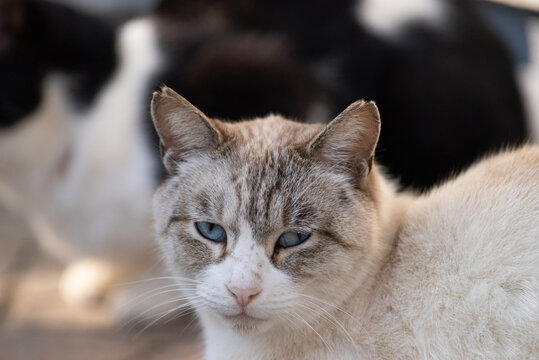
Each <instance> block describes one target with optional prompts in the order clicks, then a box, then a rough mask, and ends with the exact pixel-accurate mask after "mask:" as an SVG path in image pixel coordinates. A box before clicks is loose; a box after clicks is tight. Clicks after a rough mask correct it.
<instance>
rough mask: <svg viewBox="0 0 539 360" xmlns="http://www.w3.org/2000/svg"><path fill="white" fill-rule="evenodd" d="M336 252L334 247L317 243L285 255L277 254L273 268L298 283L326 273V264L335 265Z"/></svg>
mask: <svg viewBox="0 0 539 360" xmlns="http://www.w3.org/2000/svg"><path fill="white" fill-rule="evenodd" d="M337 250H338V249H335V246H332V245H327V244H323V243H321V242H319V243H316V244H314V245H311V246H308V247H305V248H303V249H297V250H292V251H289V253H288V254H286V255H285V254H279V257H278V258H276V259H275V267H276V268H277V269H279V270H280V271H282V272H283V273H285V274H286V275H288V276H289V277H290V278H291V279H293V281H294V282H296V283H299V282H302V281H304V280H307V279H313V278H317V277H319V276H320V275H321V274H323V273H324V272H326V271H327V270H328V263H335V258H336V252H337ZM331 267H332V266H330V267H329V268H331Z"/></svg>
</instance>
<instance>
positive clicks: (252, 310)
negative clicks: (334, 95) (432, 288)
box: [152, 87, 380, 331]
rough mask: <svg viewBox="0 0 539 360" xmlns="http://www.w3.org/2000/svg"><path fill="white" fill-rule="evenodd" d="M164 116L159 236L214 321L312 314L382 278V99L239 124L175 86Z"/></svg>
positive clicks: (248, 326) (158, 104)
mask: <svg viewBox="0 0 539 360" xmlns="http://www.w3.org/2000/svg"><path fill="white" fill-rule="evenodd" d="M152 116H153V119H154V123H155V126H156V129H157V131H158V133H159V135H160V139H161V153H162V157H163V162H164V164H165V167H166V168H167V171H168V172H169V174H170V177H169V178H168V180H166V181H165V182H164V184H163V185H162V186H161V187H160V188H159V189H158V191H157V192H156V194H155V197H154V218H155V228H156V234H157V237H158V240H159V243H160V247H161V250H162V253H163V256H164V258H165V260H166V262H167V264H168V266H169V268H170V269H171V270H172V271H173V272H174V273H175V274H176V275H177V276H179V277H180V276H181V277H186V278H189V279H192V280H193V281H189V280H185V281H186V282H185V283H184V284H186V285H185V287H187V288H188V290H187V292H186V295H187V296H189V297H190V298H191V301H192V304H193V305H194V306H195V307H196V308H197V309H198V310H199V312H200V314H201V315H202V317H203V318H206V319H210V320H209V321H215V322H218V323H219V324H224V325H225V326H230V327H231V328H233V329H236V330H238V331H248V330H250V331H264V330H267V329H270V328H274V329H275V328H279V327H278V324H281V325H283V324H290V321H291V322H296V323H297V322H298V321H301V320H298V319H300V316H301V318H304V319H306V320H307V321H308V319H309V317H311V316H320V314H322V313H323V312H322V310H321V309H327V306H329V305H328V304H331V306H333V305H335V306H338V305H339V304H340V303H341V302H342V301H343V300H345V299H347V298H348V297H349V296H350V295H351V294H352V292H354V291H355V290H356V289H357V288H358V287H360V286H361V285H362V283H363V282H364V281H365V279H366V278H368V277H369V276H370V275H372V270H373V268H374V266H375V262H376V261H377V260H376V256H375V253H376V252H377V251H378V249H377V247H378V246H379V244H378V243H377V241H376V238H377V237H376V232H377V231H378V228H377V216H378V214H377V212H378V211H377V210H378V205H377V204H378V199H377V194H378V190H377V182H376V170H375V168H373V166H372V162H373V156H374V149H375V146H376V142H377V139H378V135H379V131H380V120H379V114H378V110H377V108H376V106H375V104H374V103H372V102H364V101H358V102H355V103H354V104H352V105H350V106H349V107H348V108H347V109H346V110H344V111H343V112H342V113H341V114H340V115H339V116H337V117H336V118H335V119H334V120H333V121H332V122H331V123H329V124H328V125H327V126H324V125H320V124H316V125H313V124H310V125H309V124H300V123H296V122H292V121H289V120H285V119H283V118H281V117H279V116H275V115H270V116H268V117H266V118H264V119H256V120H252V121H245V122H240V123H235V124H231V123H224V122H221V121H219V120H214V119H209V118H208V117H206V116H205V115H204V114H203V113H202V112H201V111H200V110H198V109H196V108H195V107H194V106H193V105H191V104H190V103H189V102H188V101H186V100H185V99H184V98H182V97H181V96H179V95H178V94H176V93H175V92H173V91H172V90H170V89H169V88H166V87H164V88H163V89H162V90H161V92H159V93H155V94H154V97H153V101H152ZM180 282H182V281H180ZM315 314H318V315H315Z"/></svg>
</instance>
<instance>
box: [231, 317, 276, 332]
mask: <svg viewBox="0 0 539 360" xmlns="http://www.w3.org/2000/svg"><path fill="white" fill-rule="evenodd" d="M222 318H223V319H224V321H225V322H226V323H227V324H228V325H229V326H230V327H231V329H232V330H234V331H236V332H238V333H241V334H256V333H261V332H265V331H267V330H268V329H269V328H270V327H271V325H270V323H271V321H270V320H269V319H259V318H256V317H253V316H249V315H247V314H245V313H242V314H239V315H234V316H228V315H222Z"/></svg>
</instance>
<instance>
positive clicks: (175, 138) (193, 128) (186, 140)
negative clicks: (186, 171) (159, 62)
mask: <svg viewBox="0 0 539 360" xmlns="http://www.w3.org/2000/svg"><path fill="white" fill-rule="evenodd" d="M151 111H152V119H153V123H154V125H155V129H156V131H157V133H158V134H159V139H160V147H161V157H162V160H163V164H164V165H165V168H166V169H167V172H168V173H169V174H174V173H175V172H176V170H177V168H178V164H179V163H180V162H182V161H185V160H187V159H188V158H189V157H191V156H196V155H197V154H200V153H203V152H211V151H213V150H215V149H216V148H217V147H218V146H219V144H220V143H221V142H222V141H223V134H222V132H221V131H220V130H219V128H218V124H217V121H214V120H211V119H209V118H208V117H207V116H206V115H204V113H202V111H200V110H199V109H197V108H196V107H195V106H194V105H192V104H191V103H190V102H189V101H187V100H185V99H184V98H183V97H181V96H180V95H178V94H177V93H176V92H175V91H174V90H172V89H170V88H168V87H166V86H163V87H162V88H161V91H156V92H155V93H154V94H153V98H152V105H151Z"/></svg>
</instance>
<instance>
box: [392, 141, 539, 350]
mask: <svg viewBox="0 0 539 360" xmlns="http://www.w3.org/2000/svg"><path fill="white" fill-rule="evenodd" d="M538 219H539V146H525V147H521V148H519V149H515V150H510V151H505V152H503V153H500V154H498V155H494V156H491V157H488V158H486V159H484V160H482V161H480V162H478V163H477V164H476V165H474V166H472V167H471V168H470V169H468V170H467V171H465V172H464V173H462V174H461V175H459V176H458V177H456V178H455V179H454V180H451V181H449V182H447V183H446V184H444V185H442V186H439V187H438V188H436V189H434V190H432V191H431V192H430V193H428V194H425V195H423V196H422V197H420V198H419V199H417V201H416V202H415V203H414V204H412V205H411V207H410V209H409V211H408V214H407V215H406V219H405V221H404V224H403V227H402V230H401V232H400V234H399V237H398V240H397V244H396V246H395V250H394V252H393V255H392V258H391V260H390V262H389V264H391V266H390V267H388V268H389V269H390V270H389V271H388V272H387V273H386V274H387V275H388V278H387V279H389V280H388V286H387V288H389V289H391V290H390V291H391V293H392V294H393V296H392V298H394V299H396V301H395V304H394V307H396V308H397V311H398V312H399V313H400V314H401V315H402V318H403V320H404V322H405V323H407V324H409V327H410V328H411V329H412V331H413V333H414V336H413V341H414V342H415V345H414V346H416V347H417V348H423V350H424V351H426V353H425V355H426V356H427V357H433V355H434V354H438V355H440V356H441V355H443V356H442V357H446V358H467V357H469V356H471V355H472V354H473V352H474V351H478V352H479V353H483V354H487V353H488V354H489V356H487V358H488V357H491V358H496V357H507V358H513V357H514V356H515V355H519V356H521V357H526V356H528V355H529V354H531V353H533V351H536V350H538V349H530V348H529V344H532V343H533V339H531V338H529V337H530V336H533V335H532V334H536V331H537V328H538V327H539V281H538V280H539V268H538V267H537V264H538V263H539V222H538V221H539V220H538ZM442 339H443V341H441V340H442ZM440 341H441V342H440ZM451 344H460V345H459V346H452V345H451ZM511 349H513V350H515V352H514V353H513V354H512V355H511V354H510V353H509V352H510V351H512V350H511ZM439 351H441V352H439ZM489 351H490V352H489ZM508 351H509V352H508ZM517 357H518V356H517Z"/></svg>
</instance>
